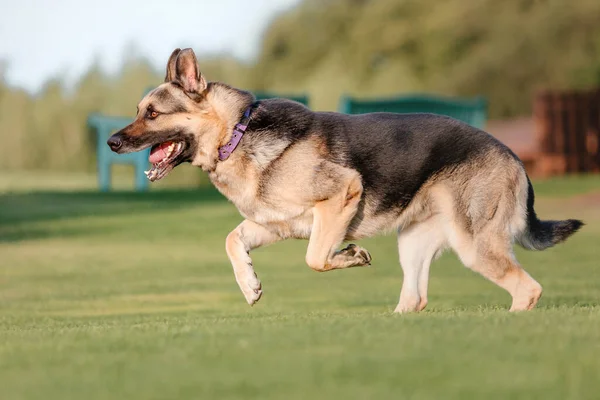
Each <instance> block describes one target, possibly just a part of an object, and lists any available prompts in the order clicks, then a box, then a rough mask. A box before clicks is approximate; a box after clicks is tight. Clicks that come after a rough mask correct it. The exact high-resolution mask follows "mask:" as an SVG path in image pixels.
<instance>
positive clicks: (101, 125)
mask: <svg viewBox="0 0 600 400" xmlns="http://www.w3.org/2000/svg"><path fill="white" fill-rule="evenodd" d="M150 90H151V89H148V90H147V91H146V93H148V92H149V91H150ZM255 96H256V98H257V99H259V100H261V99H268V98H273V97H286V98H288V99H290V100H295V101H298V102H300V103H302V104H304V105H306V106H308V97H307V96H304V95H293V96H281V95H277V94H275V93H270V92H257V93H256V94H255ZM131 122H133V118H127V117H115V116H108V115H103V114H98V113H95V114H90V115H89V116H88V120H87V123H88V126H89V127H90V128H92V129H93V130H95V131H96V146H97V148H96V156H97V165H98V186H99V188H100V190H101V191H103V192H106V191H108V190H109V189H110V185H111V167H112V165H113V164H129V165H133V167H134V179H135V189H136V190H137V191H144V190H147V189H148V179H146V175H145V174H144V170H145V169H147V168H148V167H149V166H150V164H149V162H148V155H149V154H150V149H146V150H143V151H139V152H136V153H129V154H117V153H114V152H112V151H111V150H110V148H109V147H108V146H107V145H106V141H107V140H108V138H109V137H110V136H111V135H112V134H113V133H114V132H116V131H118V130H120V129H122V128H124V127H125V126H127V125H129V124H130V123H131Z"/></svg>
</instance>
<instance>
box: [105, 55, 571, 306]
mask: <svg viewBox="0 0 600 400" xmlns="http://www.w3.org/2000/svg"><path fill="white" fill-rule="evenodd" d="M108 145H109V146H110V148H111V149H112V150H113V151H115V152H117V153H130V152H134V151H140V150H143V149H146V148H148V147H151V148H152V150H151V153H150V162H151V163H152V164H153V167H152V169H151V170H150V171H147V176H148V178H149V179H150V181H156V180H159V179H162V178H164V177H165V176H166V175H167V174H168V173H169V172H170V171H171V170H172V169H173V168H175V167H176V166H177V165H179V164H181V163H183V162H189V163H191V164H192V165H194V166H198V167H200V168H202V169H203V170H204V171H206V172H207V173H208V177H209V179H210V181H211V182H212V183H213V184H214V185H215V186H216V188H217V189H218V190H219V191H220V192H221V193H222V194H223V195H224V196H225V197H227V199H229V200H230V201H231V202H232V203H233V204H234V205H235V206H236V207H237V209H238V210H239V212H240V213H241V215H242V216H243V217H244V218H245V220H244V221H243V222H242V223H241V224H240V225H239V226H238V227H237V228H235V229H234V230H233V231H232V232H231V233H230V234H229V235H228V236H227V239H226V251H227V255H228V257H229V259H230V260H231V264H232V265H233V270H234V273H235V278H236V280H237V283H238V285H239V287H240V289H241V291H242V292H243V294H244V296H245V298H246V301H247V302H248V304H250V305H253V304H254V303H256V302H257V301H258V300H259V299H260V297H261V295H262V288H261V283H260V281H259V280H258V277H257V276H256V273H255V272H254V269H253V266H252V260H251V259H250V256H249V252H250V251H251V250H253V249H255V248H257V247H260V246H265V245H268V244H271V243H274V242H277V241H280V240H284V239H288V238H295V239H308V250H307V252H306V263H307V264H308V266H309V267H310V268H312V269H313V270H315V271H319V272H323V271H331V270H335V269H343V268H350V267H364V266H368V265H370V264H371V255H370V254H369V252H368V251H367V250H366V249H364V248H362V247H359V246H357V245H354V244H350V245H348V246H347V247H345V248H343V249H339V248H340V245H341V244H342V243H343V242H344V241H350V240H356V239H361V238H365V237H370V236H373V235H376V234H380V233H382V232H392V231H396V232H397V233H398V250H399V252H400V263H401V265H402V269H403V272H404V281H403V284H402V290H401V293H400V300H399V303H398V306H397V307H396V309H395V311H396V312H399V313H405V312H412V311H421V310H423V309H424V308H425V306H426V305H427V286H428V280H429V266H430V264H431V262H432V261H433V260H434V259H435V258H436V257H437V256H439V255H440V253H442V251H443V250H445V249H448V248H450V249H452V250H454V251H455V252H456V253H457V254H458V256H459V258H460V260H461V261H462V263H463V264H464V265H465V266H467V267H468V268H470V269H472V270H474V271H476V272H478V273H480V274H481V275H483V276H484V277H485V278H487V279H489V280H490V281H492V282H494V283H495V284H497V285H498V286H500V287H502V288H504V289H505V290H506V291H508V292H509V293H510V295H511V296H512V306H511V308H510V310H511V311H522V310H529V309H531V308H533V307H534V306H535V305H536V303H537V302H538V300H539V298H540V296H541V294H542V287H541V286H540V284H539V283H538V282H536V281H535V280H534V279H533V278H532V277H531V276H530V275H529V274H528V273H527V272H525V270H524V269H523V268H522V267H521V266H520V265H519V264H518V262H517V260H516V259H515V256H514V253H513V244H514V243H515V242H516V243H518V244H520V245H521V246H523V247H524V248H526V249H531V250H543V249H546V248H548V247H550V246H553V245H555V244H557V243H559V242H562V241H564V240H565V239H567V238H568V237H569V236H571V235H572V234H573V233H575V232H576V231H577V230H578V229H579V228H580V227H581V226H582V225H583V223H582V222H581V221H579V220H573V219H569V220H564V221H541V220H539V219H538V217H537V216H536V213H535V211H534V193H533V188H532V186H531V182H530V181H529V178H528V176H527V174H526V172H525V169H524V167H523V163H522V162H521V161H520V160H519V158H518V157H517V156H516V155H515V154H514V153H513V152H512V151H511V150H510V149H509V148H508V147H506V146H505V145H504V144H502V143H501V142H499V141H498V140H496V139H495V138H494V137H492V136H491V135H489V134H487V133H486V132H483V131H481V130H479V129H476V128H474V127H472V126H470V125H468V124H465V123H463V122H460V121H457V120H455V119H452V118H449V117H445V116H440V115H434V114H425V113H422V114H395V113H370V114H362V115H345V114H340V113H334V112H313V111H311V110H310V109H308V108H306V107H305V106H303V105H301V104H299V103H296V102H293V101H289V100H284V99H270V100H262V101H256V99H255V97H254V96H253V95H252V94H251V93H249V92H247V91H243V90H239V89H236V88H233V87H231V86H229V85H226V84H223V83H217V82H207V81H206V80H205V78H204V76H203V75H202V74H201V73H200V70H199V67H198V63H197V60H196V56H195V54H194V52H193V51H192V50H191V49H184V50H180V49H176V50H175V51H174V52H173V53H172V54H171V57H170V58H169V61H168V63H167V72H166V77H165V81H164V83H163V84H161V85H160V86H158V87H157V88H156V89H154V90H152V91H151V92H150V93H148V95H146V96H145V97H144V98H143V99H142V100H141V102H140V103H139V105H138V110H137V116H136V118H135V120H134V122H133V123H131V124H130V125H128V126H127V127H125V128H123V129H122V130H121V131H119V132H117V133H115V134H114V135H113V136H111V137H110V139H109V140H108Z"/></svg>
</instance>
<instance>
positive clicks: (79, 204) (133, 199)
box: [0, 186, 226, 242]
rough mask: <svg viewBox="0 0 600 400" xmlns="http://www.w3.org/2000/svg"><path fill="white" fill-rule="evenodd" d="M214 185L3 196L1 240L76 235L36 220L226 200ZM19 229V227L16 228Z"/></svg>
mask: <svg viewBox="0 0 600 400" xmlns="http://www.w3.org/2000/svg"><path fill="white" fill-rule="evenodd" d="M224 201H226V200H225V198H224V197H223V196H222V195H221V194H220V193H219V192H218V191H217V190H216V189H214V188H213V187H211V186H206V187H201V188H197V189H186V190H159V191H150V192H130V191H127V192H126V191H122V192H108V193H100V192H95V191H83V192H31V193H15V194H3V195H0V242H14V241H19V240H22V239H32V238H43V237H50V236H62V233H64V234H65V235H66V236H71V235H76V234H77V232H71V233H70V234H69V232H62V233H61V232H56V231H51V230H48V231H46V230H44V229H40V228H39V227H35V226H31V227H29V226H27V228H26V229H21V228H25V226H23V227H20V225H25V224H35V223H36V222H47V221H58V220H62V219H71V218H80V217H87V216H96V217H97V216H118V215H123V214H132V213H134V214H144V213H153V212H157V211H163V210H177V209H181V208H182V207H188V206H191V205H201V204H206V203H215V202H224ZM15 228H16V229H15Z"/></svg>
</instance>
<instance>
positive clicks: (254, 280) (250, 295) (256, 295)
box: [238, 274, 262, 306]
mask: <svg viewBox="0 0 600 400" xmlns="http://www.w3.org/2000/svg"><path fill="white" fill-rule="evenodd" d="M238 284H239V286H240V289H241V290H242V293H243V294H244V297H245V298H246V302H247V303H248V304H249V305H251V306H253V305H254V304H255V303H256V302H257V301H258V300H260V297H261V296H262V285H261V283H260V281H259V280H258V277H257V276H256V274H251V275H248V276H247V277H245V278H244V279H241V280H239V281H238Z"/></svg>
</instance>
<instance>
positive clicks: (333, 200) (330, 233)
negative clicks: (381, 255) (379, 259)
mask: <svg viewBox="0 0 600 400" xmlns="http://www.w3.org/2000/svg"><path fill="white" fill-rule="evenodd" d="M362 191H363V189H362V184H361V182H360V178H359V177H358V176H353V177H351V178H350V179H349V180H348V183H347V185H345V186H344V190H342V191H340V192H339V193H337V194H335V195H333V196H331V197H329V198H328V199H327V200H323V201H320V202H318V203H317V204H315V206H314V209H313V225H312V230H311V234H310V240H309V243H308V250H307V252H306V263H307V264H308V266H309V267H311V268H312V269H314V270H315V271H319V272H323V271H330V270H333V269H342V268H350V267H359V266H366V265H369V264H370V262H371V255H370V254H369V252H368V251H367V250H365V249H363V248H361V247H358V246H356V245H354V244H351V245H349V246H348V247H346V248H345V249H342V250H339V251H337V248H338V247H339V245H340V244H341V243H342V241H343V240H344V237H345V236H346V232H347V230H348V225H349V224H350V221H351V220H352V218H353V217H354V215H355V214H356V211H357V209H358V204H359V202H360V199H361V195H362Z"/></svg>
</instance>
